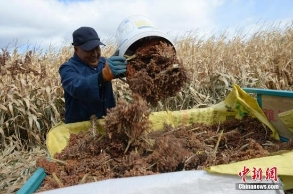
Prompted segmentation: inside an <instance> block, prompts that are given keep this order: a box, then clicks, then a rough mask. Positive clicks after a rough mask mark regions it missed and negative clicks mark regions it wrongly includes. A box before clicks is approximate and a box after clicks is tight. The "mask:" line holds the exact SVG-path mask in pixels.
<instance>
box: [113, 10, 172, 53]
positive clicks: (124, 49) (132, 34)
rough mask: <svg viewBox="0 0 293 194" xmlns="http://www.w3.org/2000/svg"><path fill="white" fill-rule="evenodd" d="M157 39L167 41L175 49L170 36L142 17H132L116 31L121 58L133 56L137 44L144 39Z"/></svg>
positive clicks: (124, 21)
mask: <svg viewBox="0 0 293 194" xmlns="http://www.w3.org/2000/svg"><path fill="white" fill-rule="evenodd" d="M157 37H160V38H163V39H165V40H167V42H169V43H170V44H172V45H173V47H174V43H173V42H172V40H171V39H170V38H169V37H168V35H167V34H166V33H164V32H162V31H161V30H159V29H158V28H157V27H156V26H155V25H154V24H153V22H151V21H150V20H149V19H148V18H147V17H145V16H141V15H133V16H130V17H128V18H126V19H124V20H123V21H122V22H121V23H120V25H119V27H118V29H117V31H116V41H117V44H118V49H119V56H124V55H125V54H126V55H132V54H133V53H134V51H135V49H136V45H137V44H135V43H138V42H139V41H140V40H142V39H146V38H150V39H151V38H157ZM174 49H175V48H174Z"/></svg>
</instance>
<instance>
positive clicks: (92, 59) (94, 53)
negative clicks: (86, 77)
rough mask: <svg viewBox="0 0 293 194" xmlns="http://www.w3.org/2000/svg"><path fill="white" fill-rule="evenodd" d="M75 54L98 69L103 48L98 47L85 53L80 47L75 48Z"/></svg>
mask: <svg viewBox="0 0 293 194" xmlns="http://www.w3.org/2000/svg"><path fill="white" fill-rule="evenodd" d="M74 50H75V53H76V54H77V56H78V57H79V58H80V59H81V60H82V61H83V62H85V63H87V64H89V65H90V66H93V67H96V66H97V65H98V62H99V59H100V57H101V48H100V46H97V47H96V48H94V49H92V50H89V51H85V50H83V49H82V48H80V47H79V46H75V47H74Z"/></svg>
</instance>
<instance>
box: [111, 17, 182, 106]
mask: <svg viewBox="0 0 293 194" xmlns="http://www.w3.org/2000/svg"><path fill="white" fill-rule="evenodd" d="M116 39H117V42H118V45H119V48H118V49H119V55H124V56H126V58H127V60H128V63H127V74H126V78H127V82H128V84H129V88H130V89H131V91H132V92H133V93H135V94H139V95H140V96H141V97H142V98H143V99H145V100H146V101H147V102H148V103H150V104H151V105H152V106H157V104H158V102H159V101H160V100H164V99H166V98H168V97H171V96H175V95H176V93H177V92H179V91H180V90H181V88H182V87H183V85H184V83H186V82H187V80H188V76H187V71H186V69H185V67H184V66H183V64H182V62H181V61H179V59H178V58H177V56H176V50H175V47H174V44H173V43H172V40H171V39H170V38H169V37H168V36H167V34H165V33H163V32H162V31H160V30H159V29H158V28H157V27H155V26H154V24H153V23H152V22H151V21H150V20H149V19H148V18H146V17H144V16H130V17H128V18H126V19H125V20H123V21H122V22H121V24H120V25H119V27H118V29H117V33H116Z"/></svg>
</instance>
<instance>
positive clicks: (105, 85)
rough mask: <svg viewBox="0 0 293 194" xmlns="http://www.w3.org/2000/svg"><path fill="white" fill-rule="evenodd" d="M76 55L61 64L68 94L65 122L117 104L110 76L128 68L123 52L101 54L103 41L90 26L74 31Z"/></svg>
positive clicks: (101, 112)
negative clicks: (107, 56)
mask: <svg viewBox="0 0 293 194" xmlns="http://www.w3.org/2000/svg"><path fill="white" fill-rule="evenodd" d="M72 36H73V43H72V45H73V46H74V55H73V57H71V58H70V59H69V60H68V61H67V62H65V63H63V64H62V65H61V66H60V68H59V74H60V76H61V82H62V87H63V89H64V98H65V123H74V122H80V121H86V120H90V117H91V116H92V115H96V116H97V118H102V117H103V116H105V115H106V114H107V109H110V108H112V107H114V106H115V105H116V103H115V99H114V94H113V88H112V83H111V80H112V79H114V78H116V77H118V76H120V75H121V74H124V73H125V72H126V59H125V58H124V57H121V56H111V57H109V58H108V59H106V58H104V57H101V48H100V45H104V44H103V43H102V42H101V41H100V38H99V36H98V34H97V32H96V31H95V30H94V29H93V28H91V27H80V28H78V29H77V30H75V31H74V32H73V34H72Z"/></svg>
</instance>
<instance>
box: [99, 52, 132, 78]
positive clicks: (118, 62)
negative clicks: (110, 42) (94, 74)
mask: <svg viewBox="0 0 293 194" xmlns="http://www.w3.org/2000/svg"><path fill="white" fill-rule="evenodd" d="M126 64H127V62H126V58H125V57H121V56H114V55H113V56H111V57H109V58H108V59H107V61H106V66H105V68H104V69H103V70H102V74H103V78H104V80H105V81H111V80H112V79H114V78H116V77H119V75H121V74H124V73H125V72H126Z"/></svg>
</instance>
